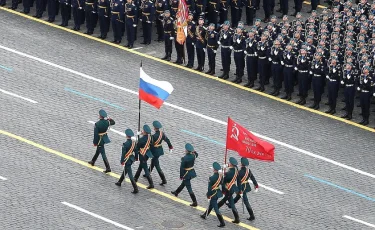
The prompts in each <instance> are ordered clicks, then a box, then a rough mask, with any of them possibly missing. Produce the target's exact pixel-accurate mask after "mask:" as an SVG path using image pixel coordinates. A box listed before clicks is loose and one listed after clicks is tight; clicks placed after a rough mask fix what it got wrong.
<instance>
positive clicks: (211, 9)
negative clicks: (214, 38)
mask: <svg viewBox="0 0 375 230" xmlns="http://www.w3.org/2000/svg"><path fill="white" fill-rule="evenodd" d="M216 7H217V6H216V4H215V5H214V4H210V3H208V22H209V23H213V24H215V28H216V26H217V18H218V13H217V12H215V11H217V10H216Z"/></svg>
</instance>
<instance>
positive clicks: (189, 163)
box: [88, 110, 258, 227]
mask: <svg viewBox="0 0 375 230" xmlns="http://www.w3.org/2000/svg"><path fill="white" fill-rule="evenodd" d="M112 125H115V121H114V120H113V119H111V118H109V117H108V116H107V113H106V112H105V111H104V110H100V111H99V121H98V122H96V123H95V127H94V139H93V144H94V146H95V147H96V152H95V155H94V156H93V158H92V160H91V161H89V162H88V163H89V164H90V165H91V166H94V165H95V162H96V160H97V158H98V157H99V155H101V156H102V158H103V161H104V164H105V166H106V170H105V171H104V173H109V172H111V168H110V165H109V162H108V159H107V157H106V153H105V148H104V146H105V144H108V143H110V142H111V141H110V139H109V137H108V134H107V132H108V130H109V129H110V126H112ZM153 127H154V130H155V133H154V134H153V135H151V129H150V127H149V126H148V125H144V126H143V131H142V132H139V131H138V132H137V135H140V134H142V136H141V137H139V138H137V139H136V140H135V139H134V132H133V131H132V130H131V129H126V130H125V135H126V141H125V142H124V143H123V145H122V153H121V159H120V163H121V165H122V166H123V167H124V170H123V172H122V174H121V177H120V179H119V180H118V182H116V183H115V184H116V185H117V186H121V184H122V182H123V181H124V179H125V176H126V175H128V177H129V179H130V182H131V184H132V186H133V191H132V193H133V194H136V193H138V192H139V190H138V186H137V183H136V182H137V181H138V178H139V177H140V175H141V172H142V170H143V171H144V173H145V174H144V177H146V179H147V180H148V182H149V186H148V187H147V189H152V188H154V184H153V180H152V178H151V174H150V173H151V172H152V170H153V168H156V170H157V172H158V174H159V176H160V178H161V180H162V182H161V183H160V185H162V186H163V185H165V184H166V183H167V181H166V178H165V175H164V173H163V171H162V170H161V168H160V162H159V158H160V157H161V156H162V155H164V151H163V146H162V142H163V141H165V142H166V143H167V144H168V147H169V149H170V153H172V149H173V146H172V144H171V142H170V140H169V139H168V137H167V136H166V134H165V133H164V132H163V131H162V130H161V128H162V125H161V123H160V122H158V121H154V122H153ZM197 157H198V153H197V152H196V151H195V149H194V147H193V146H192V145H191V144H189V143H187V144H186V145H185V156H184V157H182V158H181V164H180V180H181V185H180V186H179V187H178V188H177V189H176V190H175V191H172V192H171V193H172V194H173V195H175V196H176V197H177V196H178V195H179V193H180V192H181V191H182V190H183V189H184V188H185V187H186V189H187V191H188V192H189V195H190V197H191V199H192V201H193V203H192V204H190V206H192V207H197V206H198V202H197V199H196V197H195V194H194V192H193V189H192V186H191V180H192V179H194V178H195V177H196V176H197V174H196V172H195V169H194V164H195V160H196V158H197ZM149 159H151V164H150V166H149V167H148V165H147V162H148V160H149ZM135 161H139V162H140V163H139V166H138V169H137V171H136V173H135V175H134V177H133V173H132V164H133V163H134V162H135ZM237 165H238V163H237V160H236V159H235V158H233V157H230V158H229V163H228V164H224V165H223V167H221V166H220V164H218V163H217V162H214V163H213V167H212V168H213V171H214V174H213V175H212V176H211V177H209V181H208V191H207V193H206V196H207V199H208V203H209V206H208V208H207V210H206V211H205V213H204V214H202V215H201V218H203V219H206V218H207V216H208V215H209V214H210V212H211V211H212V209H214V211H215V213H216V215H217V217H218V219H219V221H220V225H218V227H224V226H225V223H224V219H223V216H222V215H221V213H220V210H219V209H220V208H221V207H222V206H223V205H224V204H227V206H228V207H229V208H230V209H232V212H233V215H234V221H233V223H237V224H238V223H240V219H239V214H238V211H237V209H236V206H235V204H236V203H237V202H238V201H239V200H240V199H242V205H244V206H245V207H246V209H247V211H248V213H249V215H250V217H249V218H248V220H250V221H252V220H254V219H255V216H254V212H253V210H252V208H251V206H250V203H249V200H248V197H247V193H248V192H250V191H251V187H250V184H249V180H251V181H252V182H253V184H254V187H255V191H257V190H258V183H257V181H256V179H255V177H254V175H253V174H252V172H251V170H250V169H249V168H248V165H249V161H248V160H247V159H246V158H241V169H240V170H238V168H237ZM224 170H227V172H225V173H223V171H224ZM220 186H221V187H222V189H220ZM223 194H224V198H223V199H221V200H220V202H218V199H219V198H221V197H223ZM234 195H235V197H233V196H234ZM227 201H228V203H226V202H227Z"/></svg>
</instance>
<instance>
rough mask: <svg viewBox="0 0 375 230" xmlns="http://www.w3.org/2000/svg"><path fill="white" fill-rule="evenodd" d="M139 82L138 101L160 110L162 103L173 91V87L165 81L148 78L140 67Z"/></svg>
mask: <svg viewBox="0 0 375 230" xmlns="http://www.w3.org/2000/svg"><path fill="white" fill-rule="evenodd" d="M140 72H141V78H140V81H139V99H140V100H142V101H145V102H147V103H149V104H150V105H153V106H155V107H156V108H158V109H160V107H161V106H162V105H163V103H164V101H165V100H166V99H167V98H168V96H169V95H170V94H171V93H172V91H173V86H172V84H171V83H169V82H167V81H158V80H155V79H153V78H151V77H150V76H148V75H147V74H146V73H145V72H144V71H143V69H142V67H141V71H140Z"/></svg>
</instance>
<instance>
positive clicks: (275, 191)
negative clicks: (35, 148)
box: [87, 121, 285, 195]
mask: <svg viewBox="0 0 375 230" xmlns="http://www.w3.org/2000/svg"><path fill="white" fill-rule="evenodd" d="M87 122H88V123H90V124H95V122H94V121H87ZM109 131H112V132H114V133H117V134H119V135H121V136H123V137H126V135H125V133H123V132H120V131H118V130H116V129H113V128H110V129H109ZM258 185H259V187H262V188H264V189H266V190H269V191H271V192H274V193H277V194H280V195H284V194H285V193H284V192H281V191H279V190H277V189H274V188H271V187H268V186H265V185H263V184H260V183H258Z"/></svg>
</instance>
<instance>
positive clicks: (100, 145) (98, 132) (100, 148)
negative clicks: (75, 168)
mask: <svg viewBox="0 0 375 230" xmlns="http://www.w3.org/2000/svg"><path fill="white" fill-rule="evenodd" d="M99 117H100V120H99V121H98V122H96V123H95V128H94V140H93V144H94V146H96V152H95V155H94V157H93V158H92V160H91V161H89V162H88V163H89V164H90V165H92V166H94V165H95V161H96V160H97V159H98V156H99V154H101V155H102V158H103V161H104V165H105V167H106V170H105V171H104V172H105V173H108V172H111V167H110V166H109V163H108V159H107V156H106V155H105V149H104V145H105V144H108V143H110V142H111V140H109V137H108V134H107V131H108V129H109V127H110V126H111V125H114V124H115V121H114V120H112V119H111V118H108V119H105V118H106V117H107V113H106V112H105V111H104V110H103V109H101V110H100V111H99Z"/></svg>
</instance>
